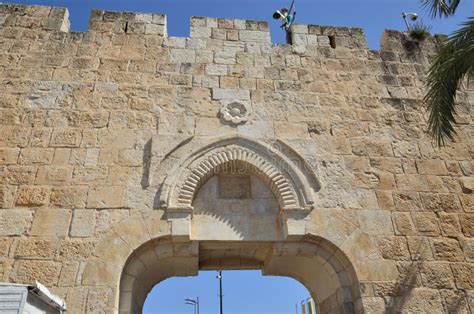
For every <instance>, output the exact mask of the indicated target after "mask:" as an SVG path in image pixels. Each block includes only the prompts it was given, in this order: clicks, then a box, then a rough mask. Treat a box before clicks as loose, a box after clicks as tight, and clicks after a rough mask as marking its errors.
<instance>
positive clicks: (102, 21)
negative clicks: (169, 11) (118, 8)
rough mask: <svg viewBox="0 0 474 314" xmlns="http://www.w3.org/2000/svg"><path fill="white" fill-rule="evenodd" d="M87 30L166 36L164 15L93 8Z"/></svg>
mask: <svg viewBox="0 0 474 314" xmlns="http://www.w3.org/2000/svg"><path fill="white" fill-rule="evenodd" d="M89 31H92V32H102V33H118V34H120V33H127V34H146V35H157V36H167V29H166V15H164V14H151V13H131V12H114V11H104V10H94V11H92V14H91V16H90V19H89Z"/></svg>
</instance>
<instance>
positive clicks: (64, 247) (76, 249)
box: [58, 239, 96, 261]
mask: <svg viewBox="0 0 474 314" xmlns="http://www.w3.org/2000/svg"><path fill="white" fill-rule="evenodd" d="M59 246H60V248H59V256H58V259H59V260H63V261H85V260H87V259H89V258H90V257H91V256H92V252H93V251H94V248H95V246H96V242H95V241H89V240H88V241H86V240H77V239H73V240H62V241H61V242H60V244H59Z"/></svg>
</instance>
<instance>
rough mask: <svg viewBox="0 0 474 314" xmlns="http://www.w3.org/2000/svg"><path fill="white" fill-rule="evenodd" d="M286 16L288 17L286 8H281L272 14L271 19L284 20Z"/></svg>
mask: <svg viewBox="0 0 474 314" xmlns="http://www.w3.org/2000/svg"><path fill="white" fill-rule="evenodd" d="M287 16H288V9H287V8H282V9H280V10H276V11H275V13H273V18H274V19H275V20H278V19H285V18H286V17H287Z"/></svg>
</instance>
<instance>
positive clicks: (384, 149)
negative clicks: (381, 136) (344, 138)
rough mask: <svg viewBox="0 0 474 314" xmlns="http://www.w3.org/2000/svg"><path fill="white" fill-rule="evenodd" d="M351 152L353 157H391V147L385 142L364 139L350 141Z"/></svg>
mask: <svg viewBox="0 0 474 314" xmlns="http://www.w3.org/2000/svg"><path fill="white" fill-rule="evenodd" d="M351 144H352V152H353V153H354V154H355V155H368V156H387V157H390V156H393V150H392V145H391V143H390V142H389V141H387V140H368V139H366V138H360V139H353V140H352V141H351Z"/></svg>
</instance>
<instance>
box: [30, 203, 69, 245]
mask: <svg viewBox="0 0 474 314" xmlns="http://www.w3.org/2000/svg"><path fill="white" fill-rule="evenodd" d="M70 218H71V212H70V210H67V209H59V208H41V209H38V210H37V211H36V214H35V220H34V222H33V226H32V227H31V235H33V236H40V237H58V238H60V237H65V236H66V235H67V233H68V230H69V221H70Z"/></svg>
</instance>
